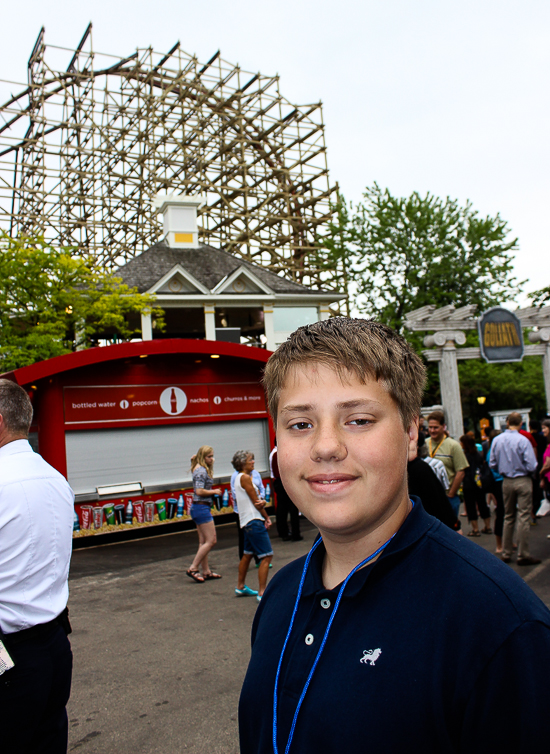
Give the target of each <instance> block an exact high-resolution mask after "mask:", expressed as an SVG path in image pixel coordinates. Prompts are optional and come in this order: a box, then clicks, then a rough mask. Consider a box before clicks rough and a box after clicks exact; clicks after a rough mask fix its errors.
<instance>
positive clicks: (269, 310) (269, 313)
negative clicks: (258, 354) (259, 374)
mask: <svg viewBox="0 0 550 754" xmlns="http://www.w3.org/2000/svg"><path fill="white" fill-rule="evenodd" d="M264 333H265V337H266V344H265V347H266V348H267V350H268V351H274V350H275V349H276V348H277V345H276V343H275V326H274V324H273V307H272V306H271V304H264Z"/></svg>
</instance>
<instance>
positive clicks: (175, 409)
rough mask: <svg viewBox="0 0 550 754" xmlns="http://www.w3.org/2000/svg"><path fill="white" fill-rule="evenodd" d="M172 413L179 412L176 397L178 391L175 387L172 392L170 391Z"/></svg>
mask: <svg viewBox="0 0 550 754" xmlns="http://www.w3.org/2000/svg"><path fill="white" fill-rule="evenodd" d="M170 413H171V414H177V413H178V399H177V398H176V391H175V390H174V388H172V392H171V393H170Z"/></svg>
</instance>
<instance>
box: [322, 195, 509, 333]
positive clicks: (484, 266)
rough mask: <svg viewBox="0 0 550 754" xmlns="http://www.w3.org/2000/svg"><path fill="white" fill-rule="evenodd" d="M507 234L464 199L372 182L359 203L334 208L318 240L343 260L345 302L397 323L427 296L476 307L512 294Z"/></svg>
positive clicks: (434, 301) (441, 302) (437, 303)
mask: <svg viewBox="0 0 550 754" xmlns="http://www.w3.org/2000/svg"><path fill="white" fill-rule="evenodd" d="M342 201H343V203H344V204H345V202H344V200H342ZM508 236H509V230H508V226H507V224H506V222H505V221H504V220H502V219H501V217H500V216H499V215H496V216H495V217H485V218H483V217H480V216H479V214H478V213H477V212H476V211H475V210H474V209H473V208H472V205H471V203H470V202H467V203H466V204H465V205H464V206H461V205H460V204H459V203H458V202H457V201H456V200H453V199H450V198H449V197H447V198H446V199H445V200H443V199H439V198H437V197H435V196H432V195H431V194H427V195H426V196H420V194H418V193H417V192H415V193H413V194H411V196H409V197H394V196H392V194H391V193H390V192H389V190H388V189H381V188H380V187H379V186H378V184H376V183H375V184H374V185H373V186H372V187H371V188H367V190H366V191H365V193H364V201H363V202H362V203H360V204H358V205H357V206H356V207H355V208H353V206H352V205H350V206H349V209H347V213H346V212H345V211H344V210H340V211H339V214H338V215H337V222H336V223H334V225H333V230H332V233H331V238H330V240H331V242H332V244H333V246H332V249H331V248H330V244H329V241H328V240H327V241H326V242H325V246H326V247H327V249H328V251H329V252H331V253H332V254H333V255H334V254H337V253H340V255H341V257H342V258H345V260H346V263H347V268H348V275H349V278H350V280H352V281H353V284H352V296H353V301H352V303H353V305H354V306H355V307H356V308H357V309H359V311H361V312H362V313H364V314H366V315H367V316H371V317H374V318H376V319H377V320H379V321H381V322H384V323H386V324H388V325H390V326H391V327H394V328H395V329H396V330H398V331H402V329H403V321H404V319H405V316H406V314H407V313H408V312H410V311H412V310H414V309H418V308H420V307H422V306H425V305H427V304H433V305H435V306H446V305H448V304H455V305H456V306H457V307H459V306H464V305H466V304H477V306H478V307H479V309H480V310H483V309H485V308H488V307H490V306H494V305H495V304H497V303H500V302H502V300H503V299H505V300H510V299H511V298H513V296H511V293H513V294H514V295H515V294H517V292H518V291H519V290H520V286H521V284H520V283H518V282H517V281H516V280H515V279H514V278H513V276H512V265H513V252H514V251H515V250H517V248H518V244H517V239H515V238H514V239H510V238H508Z"/></svg>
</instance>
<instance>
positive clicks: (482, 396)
mask: <svg viewBox="0 0 550 754" xmlns="http://www.w3.org/2000/svg"><path fill="white" fill-rule="evenodd" d="M486 400H487V398H486V396H484V395H480V396H478V399H477V402H478V403H479V405H480V406H483V404H484V403H485V401H486Z"/></svg>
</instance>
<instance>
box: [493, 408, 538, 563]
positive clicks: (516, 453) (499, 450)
mask: <svg viewBox="0 0 550 754" xmlns="http://www.w3.org/2000/svg"><path fill="white" fill-rule="evenodd" d="M506 424H507V426H508V429H507V430H506V431H505V432H503V433H502V434H501V435H498V436H497V437H495V439H494V440H493V444H492V445H491V458H490V460H489V466H490V467H491V469H495V470H496V471H498V473H499V474H501V475H502V476H503V477H504V481H503V483H502V496H503V498H504V533H503V543H502V560H503V561H504V562H505V563H509V562H510V561H511V559H512V547H513V542H512V538H513V535H514V527H515V525H516V518H517V533H518V559H517V564H518V565H520V566H527V565H536V564H537V563H540V560H539V559H538V558H533V557H532V556H531V554H530V552H529V534H530V528H531V510H532V507H533V481H532V477H531V475H532V474H533V473H534V472H535V471H536V469H537V457H536V456H535V452H534V450H533V446H532V445H531V443H530V442H529V440H528V439H527V438H526V437H524V436H523V435H522V434H520V432H519V430H520V429H521V424H522V417H521V414H519V413H517V411H513V412H512V413H511V414H510V415H509V416H508V418H507V419H506Z"/></svg>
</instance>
